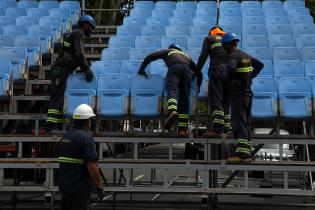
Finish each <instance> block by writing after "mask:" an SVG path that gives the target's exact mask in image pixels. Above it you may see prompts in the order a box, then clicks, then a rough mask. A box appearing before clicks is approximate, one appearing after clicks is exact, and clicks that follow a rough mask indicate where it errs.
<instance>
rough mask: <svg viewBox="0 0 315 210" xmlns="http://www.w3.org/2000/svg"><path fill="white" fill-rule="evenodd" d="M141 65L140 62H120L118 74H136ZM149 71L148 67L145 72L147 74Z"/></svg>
mask: <svg viewBox="0 0 315 210" xmlns="http://www.w3.org/2000/svg"><path fill="white" fill-rule="evenodd" d="M141 64H142V61H141V60H129V61H122V62H121V65H120V70H119V72H120V73H122V74H137V73H138V71H139V68H140V66H141ZM149 69H150V67H149V66H148V67H147V68H146V72H149V71H150V70H149Z"/></svg>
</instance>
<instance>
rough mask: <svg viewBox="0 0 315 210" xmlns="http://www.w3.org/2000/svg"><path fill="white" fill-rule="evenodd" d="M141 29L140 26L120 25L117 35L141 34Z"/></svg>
mask: <svg viewBox="0 0 315 210" xmlns="http://www.w3.org/2000/svg"><path fill="white" fill-rule="evenodd" d="M140 35H141V31H140V28H139V27H138V26H124V25H121V26H118V28H117V36H140Z"/></svg>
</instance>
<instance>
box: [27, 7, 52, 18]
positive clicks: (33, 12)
mask: <svg viewBox="0 0 315 210" xmlns="http://www.w3.org/2000/svg"><path fill="white" fill-rule="evenodd" d="M27 16H31V17H44V16H49V10H48V9H40V8H31V9H29V10H28V11H27Z"/></svg>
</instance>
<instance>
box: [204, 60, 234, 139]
mask: <svg viewBox="0 0 315 210" xmlns="http://www.w3.org/2000/svg"><path fill="white" fill-rule="evenodd" d="M227 87H228V83H227V69H226V66H225V65H218V66H213V67H211V68H210V69H209V85H208V90H209V91H208V93H209V94H208V95H209V96H208V99H209V104H210V110H211V111H210V115H211V120H212V123H213V130H214V131H215V132H218V133H223V132H224V131H226V130H228V129H229V128H230V126H231V124H230V103H229V94H228V88H227Z"/></svg>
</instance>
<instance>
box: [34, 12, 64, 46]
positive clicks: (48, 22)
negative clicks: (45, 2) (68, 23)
mask: <svg viewBox="0 0 315 210" xmlns="http://www.w3.org/2000/svg"><path fill="white" fill-rule="evenodd" d="M39 25H40V26H46V27H47V26H50V28H51V29H52V34H53V35H52V39H53V42H58V41H60V39H61V27H62V19H61V18H60V17H50V16H43V17H40V18H39Z"/></svg>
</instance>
